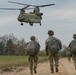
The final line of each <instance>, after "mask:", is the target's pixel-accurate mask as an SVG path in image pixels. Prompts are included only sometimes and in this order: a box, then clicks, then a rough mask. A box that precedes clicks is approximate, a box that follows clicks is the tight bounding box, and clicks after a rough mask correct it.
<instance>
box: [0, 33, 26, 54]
mask: <svg viewBox="0 0 76 75" xmlns="http://www.w3.org/2000/svg"><path fill="white" fill-rule="evenodd" d="M25 47H26V42H25V40H24V39H23V38H22V39H20V40H19V39H18V38H17V37H15V36H14V35H13V34H9V35H3V36H0V55H26V50H25Z"/></svg>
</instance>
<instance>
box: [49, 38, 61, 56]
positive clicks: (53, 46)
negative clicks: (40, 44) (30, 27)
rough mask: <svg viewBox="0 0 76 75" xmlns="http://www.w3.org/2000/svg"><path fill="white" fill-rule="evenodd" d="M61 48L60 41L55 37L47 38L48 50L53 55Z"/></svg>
mask: <svg viewBox="0 0 76 75" xmlns="http://www.w3.org/2000/svg"><path fill="white" fill-rule="evenodd" d="M60 49H61V41H60V40H59V39H57V38H52V39H51V38H49V41H48V50H49V52H51V53H52V54H53V55H55V54H57V53H58V52H59V50H60Z"/></svg>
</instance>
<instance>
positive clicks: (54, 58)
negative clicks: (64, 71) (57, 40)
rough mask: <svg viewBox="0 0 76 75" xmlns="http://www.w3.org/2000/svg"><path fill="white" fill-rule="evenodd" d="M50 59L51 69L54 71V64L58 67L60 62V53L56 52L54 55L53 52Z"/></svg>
mask: <svg viewBox="0 0 76 75" xmlns="http://www.w3.org/2000/svg"><path fill="white" fill-rule="evenodd" d="M49 60H50V69H51V71H54V64H55V68H57V69H58V63H59V56H58V54H56V55H54V56H53V55H52V54H50V55H49Z"/></svg>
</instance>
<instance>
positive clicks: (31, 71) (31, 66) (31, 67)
mask: <svg viewBox="0 0 76 75" xmlns="http://www.w3.org/2000/svg"><path fill="white" fill-rule="evenodd" d="M30 74H33V65H30Z"/></svg>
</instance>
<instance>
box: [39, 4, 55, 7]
mask: <svg viewBox="0 0 76 75" xmlns="http://www.w3.org/2000/svg"><path fill="white" fill-rule="evenodd" d="M52 5H55V4H46V5H39V6H38V7H46V6H52Z"/></svg>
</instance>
